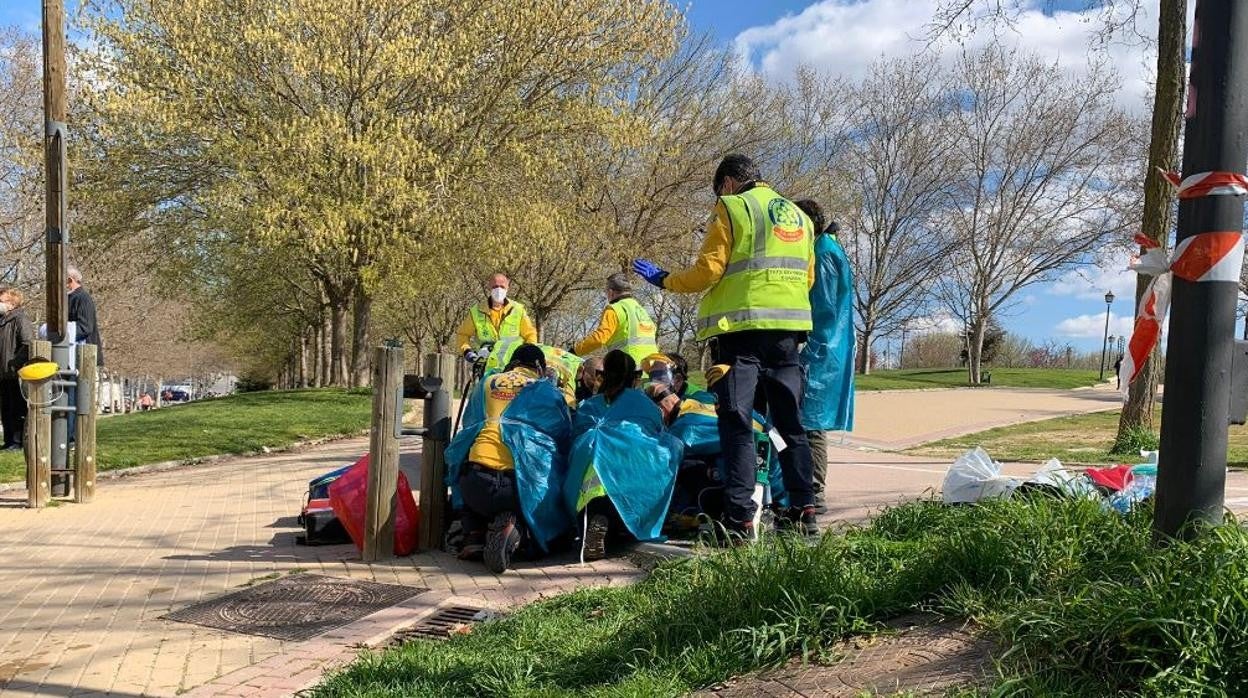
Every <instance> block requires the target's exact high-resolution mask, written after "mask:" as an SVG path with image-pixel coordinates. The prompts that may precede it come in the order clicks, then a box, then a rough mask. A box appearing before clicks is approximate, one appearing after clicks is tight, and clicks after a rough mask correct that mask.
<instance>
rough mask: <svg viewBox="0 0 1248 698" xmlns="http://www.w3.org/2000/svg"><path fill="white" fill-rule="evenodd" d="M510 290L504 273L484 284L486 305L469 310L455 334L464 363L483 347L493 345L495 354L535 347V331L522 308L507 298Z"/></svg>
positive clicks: (473, 358)
mask: <svg viewBox="0 0 1248 698" xmlns="http://www.w3.org/2000/svg"><path fill="white" fill-rule="evenodd" d="M510 288H511V279H508V278H507V275H506V274H495V275H493V276H491V277H490V280H489V283H487V284H486V285H485V295H486V298H485V302H484V303H481V304H480V305H474V306H472V309H471V310H469V311H468V317H467V318H465V319H464V322H463V324H462V325H460V326H459V332H458V333H456V335H455V341H456V344H457V345H458V346H459V353H460V354H463V356H464V360H465V361H468V362H469V363H472V362H474V361H476V360H477V354H478V351H479V350H480V349H481V347H482V346H486V345H490V346H492V351H493V352H494V353H505V352H506V351H508V350H510V349H511V347H512V346H519V345H520V344H537V328H535V327H533V321H532V320H530V319H529V315H528V313H527V312H525V310H524V306H523V305H520V304H519V303H517V302H515V301H513V300H511V299H509V298H507V291H508V290H509V289H510ZM509 345H510V346H509Z"/></svg>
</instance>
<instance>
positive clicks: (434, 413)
mask: <svg viewBox="0 0 1248 698" xmlns="http://www.w3.org/2000/svg"><path fill="white" fill-rule="evenodd" d="M456 363H458V362H457V361H456V357H455V355H454V354H426V355H425V366H424V368H425V375H426V376H428V377H431V378H440V379H442V387H441V389H439V390H438V391H436V392H435V393H434V394H432V395H430V396H429V399H428V402H427V403H425V425H424V426H425V430H426V431H425V436H424V438H423V439H422V441H421V461H420V531H419V543H420V549H421V550H430V549H433V548H440V547H442V536H443V532H444V530H445V524H446V482H445V481H446V444H447V442H448V441H450V439H451V391H452V390H453V389H454V386H453V385H452V382H453V381H454V380H455V365H456Z"/></svg>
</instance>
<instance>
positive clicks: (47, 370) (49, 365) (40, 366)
mask: <svg viewBox="0 0 1248 698" xmlns="http://www.w3.org/2000/svg"><path fill="white" fill-rule="evenodd" d="M58 370H60V367H59V366H57V365H56V362H54V361H35V362H34V363H29V364H26V365H25V366H23V367H21V368H20V369H18V371H17V377H18V378H21V379H22V380H24V381H26V382H27V383H42V382H43V381H46V380H48V379H49V378H51V377H52V376H55V375H56V372H57V371H58Z"/></svg>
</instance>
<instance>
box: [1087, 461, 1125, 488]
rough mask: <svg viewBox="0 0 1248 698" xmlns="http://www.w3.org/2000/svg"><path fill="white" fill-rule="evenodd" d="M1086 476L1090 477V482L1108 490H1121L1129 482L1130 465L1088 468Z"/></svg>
mask: <svg viewBox="0 0 1248 698" xmlns="http://www.w3.org/2000/svg"><path fill="white" fill-rule="evenodd" d="M1086 472H1087V473H1088V477H1090V478H1092V484H1094V485H1096V486H1097V487H1102V488H1104V489H1107V490H1109V491H1110V492H1121V491H1122V490H1124V489H1126V488H1127V485H1129V484H1131V478H1132V475H1131V466H1129V465H1115V466H1112V467H1109V468H1088V469H1087V471H1086Z"/></svg>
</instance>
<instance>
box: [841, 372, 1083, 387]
mask: <svg viewBox="0 0 1248 698" xmlns="http://www.w3.org/2000/svg"><path fill="white" fill-rule="evenodd" d="M989 370H990V372H991V373H992V383H991V385H992V386H993V387H997V388H1055V389H1066V390H1069V389H1071V388H1083V387H1086V386H1091V385H1096V383H1097V372H1096V371H1085V370H1080V369H1065V368H995V369H989ZM854 387H855V388H856V389H858V390H904V389H914V388H964V387H966V370H965V369H961V368H919V369H904V370H890V371H876V372H874V373H872V374H870V375H867V376H858V377H857V378H856V379H855V381H854Z"/></svg>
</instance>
